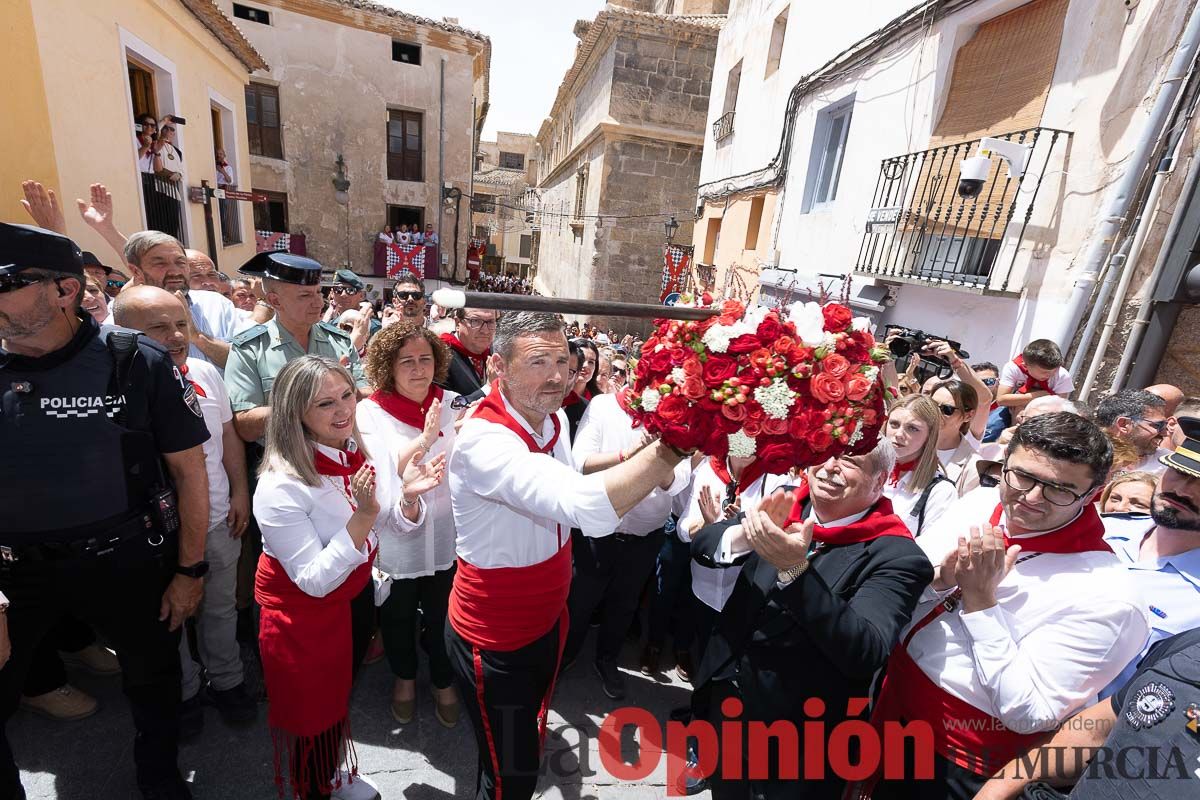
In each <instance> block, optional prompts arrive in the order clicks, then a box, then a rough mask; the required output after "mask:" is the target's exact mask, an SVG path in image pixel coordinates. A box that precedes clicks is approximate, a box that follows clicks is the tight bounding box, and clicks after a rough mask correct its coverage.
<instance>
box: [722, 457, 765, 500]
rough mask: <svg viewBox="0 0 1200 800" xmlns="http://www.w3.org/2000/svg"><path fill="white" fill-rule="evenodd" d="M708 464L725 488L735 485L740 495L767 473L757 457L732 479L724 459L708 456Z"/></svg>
mask: <svg viewBox="0 0 1200 800" xmlns="http://www.w3.org/2000/svg"><path fill="white" fill-rule="evenodd" d="M708 465H709V466H710V467H712V471H713V472H714V473H715V474H716V476H717V480H719V481H721V482H722V483H724V484H725V486H726V488H728V487H729V486H730V485H736V487H737V488H736V492H737V494H738V495H739V496H740V495H741V493H742V492H743V491H745V490H746V489H747V488H748V487H750V486H753V485H754V482H755V481H756V480H758V479H759V478H761V477H762V476H763V475H766V474H767V470H766V467H764V466H763V464H762V462H760V461H759V460H758V459H755V460H754V461H751V462H750V463H749V464H747V465H746V466H745V467H743V468H742V472H741V474H740V475H739V476H738V477H737V480H734V478H733V475H731V474H730V472H729V467H728V465H727V464H726V462H725V459H722V458H717V457H716V456H709V458H708Z"/></svg>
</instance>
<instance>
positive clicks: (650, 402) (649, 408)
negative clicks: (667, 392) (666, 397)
mask: <svg viewBox="0 0 1200 800" xmlns="http://www.w3.org/2000/svg"><path fill="white" fill-rule="evenodd" d="M661 399H662V395H661V394H659V393H658V390H657V389H651V388H650V387H649V386H647V387H646V388H645V389H643V390H642V411H645V412H646V413H647V414H653V413H654V410H655V409H656V408H658V401H659V400H661Z"/></svg>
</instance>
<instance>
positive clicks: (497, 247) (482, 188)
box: [471, 131, 535, 278]
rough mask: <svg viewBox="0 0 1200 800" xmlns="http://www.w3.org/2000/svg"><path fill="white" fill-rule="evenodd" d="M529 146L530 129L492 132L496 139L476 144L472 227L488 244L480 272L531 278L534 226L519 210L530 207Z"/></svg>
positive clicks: (531, 165)
mask: <svg viewBox="0 0 1200 800" xmlns="http://www.w3.org/2000/svg"><path fill="white" fill-rule="evenodd" d="M533 150H534V138H533V135H532V134H529V133H509V132H506V131H497V133H496V141H494V142H480V143H479V148H478V150H477V151H476V154H475V163H476V167H475V184H474V186H475V189H474V200H475V202H473V203H472V205H471V229H472V230H473V231H474V232H475V236H476V237H477V238H480V239H486V240H487V243H488V247H487V255H486V257H485V258H484V262H483V271H484V272H490V273H493V274H503V275H509V274H512V275H517V276H518V277H522V278H528V277H530V265H531V264H532V261H533V235H534V230H533V227H534V226H533V223H532V221H530V220H527V219H526V213H525V211H524V209H526V208H532V202H531V200H530V199H529V198H527V196H526V195H527V193H528V189H529V187H530V186H532V185H533V184H534V180H535V178H534V173H535V166H534V163H535V162H534V159H533Z"/></svg>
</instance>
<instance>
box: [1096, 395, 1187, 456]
mask: <svg viewBox="0 0 1200 800" xmlns="http://www.w3.org/2000/svg"><path fill="white" fill-rule="evenodd" d="M1168 416H1169V415H1168V414H1167V402H1166V401H1165V400H1163V399H1162V398H1161V397H1159V396H1158V395H1156V394H1154V393H1152V392H1148V391H1145V390H1144V389H1122V390H1121V391H1119V392H1114V393H1112V394H1110V395H1109V396H1108V397H1105V398H1104V399H1103V400H1101V401H1100V404H1099V405H1097V406H1096V424H1097V425H1099V426H1100V427H1101V428H1103V429H1104V432H1105V433H1107V434H1108V435H1109V436H1111V437H1112V438H1113V439H1119V440H1121V441H1124V442H1127V443H1129V444H1131V445H1133V446H1134V448H1136V449H1137V452H1138V455H1140V456H1141V461H1139V462H1138V463H1136V464H1134V465H1133V466H1132V467H1130V470H1131V471H1140V472H1153V473H1155V474H1158V473H1161V472H1162V471H1163V470H1164V469H1166V467H1164V466H1163V464H1162V461H1161V459H1162V457H1163V456H1165V455H1168V454H1170V452H1171V450H1170V449H1168V448H1165V447H1159V446H1158V445H1159V442H1160V441H1162V436H1163V434H1164V433H1165V432H1166V430H1167V425H1168V419H1167V418H1168Z"/></svg>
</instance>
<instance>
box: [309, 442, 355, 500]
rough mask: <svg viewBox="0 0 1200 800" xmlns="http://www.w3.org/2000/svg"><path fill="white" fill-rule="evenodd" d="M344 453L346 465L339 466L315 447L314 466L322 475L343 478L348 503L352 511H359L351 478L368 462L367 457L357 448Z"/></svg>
mask: <svg viewBox="0 0 1200 800" xmlns="http://www.w3.org/2000/svg"><path fill="white" fill-rule="evenodd" d="M342 452H343V453H345V454H346V461H347V463H346V464H339V463H338V462H337V461H334V460H333V459H332V458H330V457H329V456H327V455H325V454H324V453H322V452H321V451H320V450H318V449H317V448H315V447H314V448H313V466H315V467H316V468H317V472H318V473H319V474H321V475H327V476H329V477H335V476H336V477H341V479H342V488H343V489H344V490H345V492H346V502H347V503H349V504H350V507H351V508H352V509H354V510H355V511H357V510H358V504H357V503H355V502H354V491H353V490H352V489H351V488H350V476H351V475H353V474H354V473H356V472H358V471H359V469H361V468H362V465H363V464H365V463H366V462H367V457H366V456H365V455H363V453H362V451H361V450H358V449H357V448H355V449H352V450H343V451H342Z"/></svg>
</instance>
